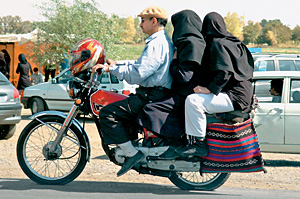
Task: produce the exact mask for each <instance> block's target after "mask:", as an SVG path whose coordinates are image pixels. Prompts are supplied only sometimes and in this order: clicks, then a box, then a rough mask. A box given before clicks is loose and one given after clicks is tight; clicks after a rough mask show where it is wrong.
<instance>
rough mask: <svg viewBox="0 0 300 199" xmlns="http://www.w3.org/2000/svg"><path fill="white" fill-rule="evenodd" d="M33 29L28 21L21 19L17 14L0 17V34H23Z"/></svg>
mask: <svg viewBox="0 0 300 199" xmlns="http://www.w3.org/2000/svg"><path fill="white" fill-rule="evenodd" d="M32 30H33V25H32V24H31V22H30V21H22V19H21V17H19V16H15V17H13V16H10V15H9V16H4V17H1V18H0V34H24V33H29V32H31V31H32Z"/></svg>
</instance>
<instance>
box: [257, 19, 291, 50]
mask: <svg viewBox="0 0 300 199" xmlns="http://www.w3.org/2000/svg"><path fill="white" fill-rule="evenodd" d="M260 24H261V26H262V32H261V34H260V36H259V38H258V43H267V44H269V45H277V44H280V43H285V42H287V41H289V40H290V39H291V38H292V30H291V29H290V28H289V27H288V26H286V25H283V24H282V22H281V21H280V20H279V19H275V20H269V21H267V20H265V19H263V20H262V21H261V23H260ZM271 32H272V33H271Z"/></svg>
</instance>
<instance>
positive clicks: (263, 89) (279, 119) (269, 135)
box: [253, 78, 285, 144]
mask: <svg viewBox="0 0 300 199" xmlns="http://www.w3.org/2000/svg"><path fill="white" fill-rule="evenodd" d="M281 79H283V78H281ZM271 81H272V79H271V78H270V79H255V81H254V93H255V94H256V97H257V99H258V104H259V107H258V108H257V109H256V110H255V117H254V118H253V123H254V126H255V127H256V131H257V135H258V138H259V142H260V143H262V144H283V143H284V106H285V105H284V100H285V98H284V97H281V99H280V100H279V101H276V100H274V96H272V95H271V93H270V87H271ZM284 86H285V84H283V87H284ZM282 96H284V95H282Z"/></svg>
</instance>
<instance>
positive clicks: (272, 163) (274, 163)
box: [264, 159, 300, 167]
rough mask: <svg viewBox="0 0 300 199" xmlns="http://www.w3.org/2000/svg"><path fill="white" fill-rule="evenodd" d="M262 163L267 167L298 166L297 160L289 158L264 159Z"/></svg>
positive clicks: (299, 165)
mask: <svg viewBox="0 0 300 199" xmlns="http://www.w3.org/2000/svg"><path fill="white" fill-rule="evenodd" d="M264 165H265V166H267V167H300V162H299V161H290V160H266V159H265V160H264Z"/></svg>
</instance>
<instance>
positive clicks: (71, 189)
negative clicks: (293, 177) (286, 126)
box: [0, 179, 300, 199]
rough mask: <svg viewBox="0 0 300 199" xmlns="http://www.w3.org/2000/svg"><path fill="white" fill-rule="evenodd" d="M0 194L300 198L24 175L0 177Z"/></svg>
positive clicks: (289, 194) (290, 193) (277, 192)
mask: <svg viewBox="0 0 300 199" xmlns="http://www.w3.org/2000/svg"><path fill="white" fill-rule="evenodd" d="M0 198H1V199H2V198H3V199H4V198H5V199H9V198H13V199H15V198H22V199H27V198H28V199H40V198H43V199H48V198H49V199H50V198H51V199H54V198H55V199H60V198H63V199H69V198H70V199H75V198H89V199H93V198H97V199H99V198H103V199H116V198H122V199H135V198H137V199H141V198H142V199H154V198H155V199H168V198H172V199H177V198H180V199H182V198H188V199H196V198H197V199H199V198H201V199H205V198H210V199H219V198H222V199H223V198H226V199H230V198H243V199H250V198H251V199H252V198H255V199H259V198H263V199H269V198H270V199H271V198H272V199H274V198H300V192H299V191H283V190H262V189H240V188H219V189H217V190H215V191H184V190H180V189H178V188H177V187H175V186H172V185H162V184H160V185H159V184H147V183H127V182H126V183H125V182H105V181H102V182H99V181H74V182H72V183H70V184H67V185H62V186H52V185H38V184H35V183H34V182H32V181H30V180H27V179H0Z"/></svg>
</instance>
